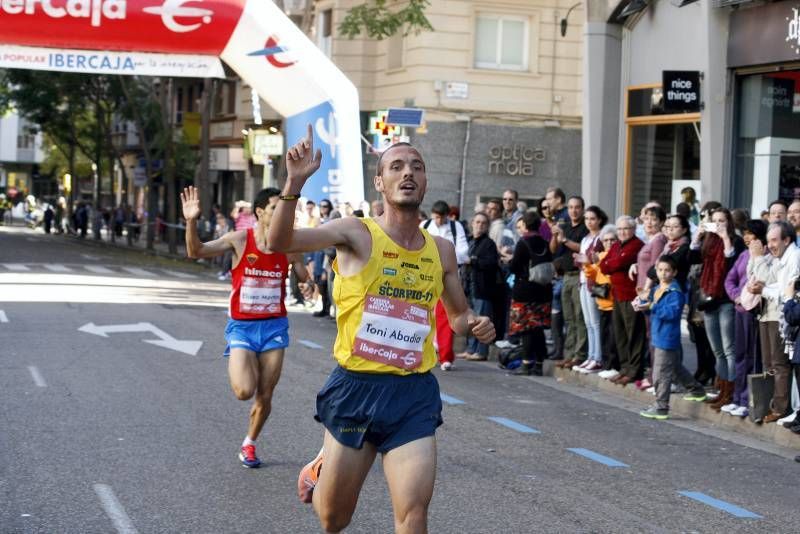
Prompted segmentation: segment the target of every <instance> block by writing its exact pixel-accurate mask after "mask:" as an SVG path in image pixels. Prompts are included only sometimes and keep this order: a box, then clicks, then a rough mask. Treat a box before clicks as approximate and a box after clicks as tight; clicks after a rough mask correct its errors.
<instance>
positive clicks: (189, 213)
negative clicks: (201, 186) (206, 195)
mask: <svg viewBox="0 0 800 534" xmlns="http://www.w3.org/2000/svg"><path fill="white" fill-rule="evenodd" d="M181 203H182V204H183V218H184V219H186V220H187V221H192V220H196V219H197V218H198V217H200V195H199V194H198V192H197V188H196V187H195V186H193V185H190V186H189V187H184V188H183V193H181Z"/></svg>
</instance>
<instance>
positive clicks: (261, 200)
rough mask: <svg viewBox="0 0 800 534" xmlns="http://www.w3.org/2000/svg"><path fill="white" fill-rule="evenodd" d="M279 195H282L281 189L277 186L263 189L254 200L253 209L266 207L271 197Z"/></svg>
mask: <svg viewBox="0 0 800 534" xmlns="http://www.w3.org/2000/svg"><path fill="white" fill-rule="evenodd" d="M279 196H281V190H280V189H278V188H277V187H267V188H266V189H262V190H261V191H259V192H258V193H257V194H256V199H255V200H254V201H253V211H255V208H261V209H262V210H263V209H266V207H267V204H269V199H271V198H275V197H279Z"/></svg>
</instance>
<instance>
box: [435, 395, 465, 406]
mask: <svg viewBox="0 0 800 534" xmlns="http://www.w3.org/2000/svg"><path fill="white" fill-rule="evenodd" d="M439 397H441V399H442V402H445V403H447V404H449V405H451V406H455V405H457V404H464V401H462V400H461V399H457V398H455V397H451V396H450V395H448V394H447V393H441V392H440V393H439Z"/></svg>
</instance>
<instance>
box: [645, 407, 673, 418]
mask: <svg viewBox="0 0 800 534" xmlns="http://www.w3.org/2000/svg"><path fill="white" fill-rule="evenodd" d="M639 415H641V416H642V417H647V418H648V419H657V420H659V421H663V420H665V419H669V410H660V409H658V408H657V407H656V406H651V407H649V408H647V409H646V410H642V411H641V412H639Z"/></svg>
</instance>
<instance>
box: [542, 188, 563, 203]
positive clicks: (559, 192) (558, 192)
mask: <svg viewBox="0 0 800 534" xmlns="http://www.w3.org/2000/svg"><path fill="white" fill-rule="evenodd" d="M547 193H553V195H554V196H556V197H558V198H560V199H561V203H562V204H566V202H567V195H565V194H564V191H563V190H562V189H561V188H560V187H548V188H547V191H545V193H544V194H545V195H547Z"/></svg>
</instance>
